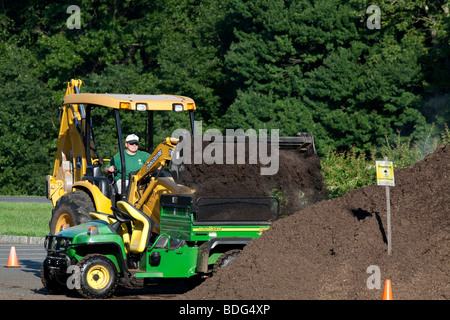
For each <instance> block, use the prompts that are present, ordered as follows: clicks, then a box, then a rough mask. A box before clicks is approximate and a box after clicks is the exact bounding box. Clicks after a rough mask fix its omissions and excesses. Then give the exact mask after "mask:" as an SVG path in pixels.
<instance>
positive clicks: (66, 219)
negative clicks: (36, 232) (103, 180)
mask: <svg viewBox="0 0 450 320" xmlns="http://www.w3.org/2000/svg"><path fill="white" fill-rule="evenodd" d="M90 211H95V206H94V202H93V201H92V199H91V197H90V196H89V195H88V194H87V193H86V192H84V191H74V192H69V193H66V194H65V195H63V196H62V197H61V198H60V199H59V200H58V202H57V203H56V206H55V207H54V208H53V210H52V218H51V220H50V222H49V227H50V233H52V234H56V233H58V232H59V230H60V228H61V225H62V224H63V223H68V224H70V226H71V227H73V226H76V225H78V224H81V223H84V222H86V221H88V220H89V219H90V217H89V212H90Z"/></svg>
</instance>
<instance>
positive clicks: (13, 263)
mask: <svg viewBox="0 0 450 320" xmlns="http://www.w3.org/2000/svg"><path fill="white" fill-rule="evenodd" d="M5 267H6V268H18V267H21V266H19V261H17V254H16V247H11V250H10V251H9V258H8V264H7V265H6V266H5Z"/></svg>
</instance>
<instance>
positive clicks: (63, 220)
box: [46, 80, 196, 234]
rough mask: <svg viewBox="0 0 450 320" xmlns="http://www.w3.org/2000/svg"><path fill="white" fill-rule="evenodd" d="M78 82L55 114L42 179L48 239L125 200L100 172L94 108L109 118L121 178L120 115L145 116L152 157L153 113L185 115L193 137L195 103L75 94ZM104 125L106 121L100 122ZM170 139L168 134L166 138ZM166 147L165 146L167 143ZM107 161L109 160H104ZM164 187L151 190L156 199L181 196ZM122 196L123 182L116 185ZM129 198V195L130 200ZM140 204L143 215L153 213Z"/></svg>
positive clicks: (169, 184) (176, 188)
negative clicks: (48, 210) (53, 144)
mask: <svg viewBox="0 0 450 320" xmlns="http://www.w3.org/2000/svg"><path fill="white" fill-rule="evenodd" d="M81 85H82V82H81V80H71V81H70V82H69V83H68V85H67V91H66V94H65V96H64V100H63V103H62V106H61V108H60V110H61V114H60V122H61V124H60V130H59V136H58V143H57V153H56V159H55V164H54V169H53V174H52V175H48V176H47V177H46V180H47V198H48V199H49V200H51V201H52V203H53V210H52V218H51V220H50V223H49V226H50V233H53V234H56V233H57V232H58V231H59V230H60V228H61V226H62V225H64V224H68V225H70V226H75V225H78V224H81V223H84V222H86V221H88V220H89V219H90V217H89V212H91V211H94V212H95V211H97V212H103V213H106V214H112V211H111V207H112V206H114V205H115V203H116V201H120V200H126V199H127V197H128V193H127V192H123V193H122V194H121V195H118V194H116V192H115V190H116V188H115V186H114V183H116V182H114V180H113V179H108V178H107V177H106V176H104V174H103V172H102V165H103V163H104V162H106V161H109V160H108V159H102V158H101V157H100V156H99V155H98V154H97V153H98V152H97V150H96V144H95V141H94V134H93V132H94V128H93V124H92V113H91V112H92V110H93V109H94V108H98V107H101V108H109V109H110V110H112V111H113V113H114V118H115V131H116V133H117V135H116V136H117V143H118V149H119V154H120V158H121V169H122V172H126V163H125V161H124V158H125V155H124V152H125V149H124V143H123V136H122V126H121V118H120V111H121V110H129V111H131V112H140V113H147V127H148V128H147V130H146V134H147V137H145V140H146V141H147V145H148V150H147V151H148V152H149V153H152V152H153V145H152V142H153V135H154V130H153V129H154V112H155V111H167V112H179V113H182V112H186V113H187V114H188V115H189V120H190V125H191V131H192V132H194V110H195V109H196V106H195V102H194V100H192V99H191V98H188V97H183V96H176V95H132V94H130V95H128V94H93V93H80V86H81ZM104 121H105V122H106V119H105V120H104ZM169 135H170V134H169ZM167 143H170V141H168V142H167ZM109 156H112V155H109ZM166 180H170V179H159V181H164V183H160V185H159V186H158V188H157V191H158V192H159V193H184V190H185V187H184V186H182V185H179V184H177V183H176V182H175V181H174V180H173V179H172V180H171V181H166ZM119 181H121V183H122V188H121V189H122V190H126V186H125V179H121V180H119ZM132 197H135V195H132ZM156 207H157V208H153V207H152V205H151V204H150V203H146V205H145V210H144V212H145V211H148V213H149V214H150V212H151V211H152V210H159V203H158V204H157V206H156Z"/></svg>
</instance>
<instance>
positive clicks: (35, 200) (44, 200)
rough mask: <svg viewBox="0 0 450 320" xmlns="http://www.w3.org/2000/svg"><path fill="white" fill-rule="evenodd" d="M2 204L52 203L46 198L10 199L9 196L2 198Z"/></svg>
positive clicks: (0, 200) (0, 199)
mask: <svg viewBox="0 0 450 320" xmlns="http://www.w3.org/2000/svg"><path fill="white" fill-rule="evenodd" d="M0 202H21V203H22V202H23V203H51V201H50V200H48V199H47V198H45V197H9V196H0Z"/></svg>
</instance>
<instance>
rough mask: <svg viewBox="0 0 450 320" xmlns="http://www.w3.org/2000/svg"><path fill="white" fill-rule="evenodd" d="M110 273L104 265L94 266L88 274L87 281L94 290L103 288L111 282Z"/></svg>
mask: <svg viewBox="0 0 450 320" xmlns="http://www.w3.org/2000/svg"><path fill="white" fill-rule="evenodd" d="M109 278H110V274H109V271H108V269H107V268H105V267H104V266H100V265H96V266H93V267H92V268H91V269H90V270H89V272H88V274H87V283H88V285H89V286H90V287H91V288H92V289H94V290H101V289H103V288H104V287H106V285H107V284H108V282H109Z"/></svg>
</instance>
